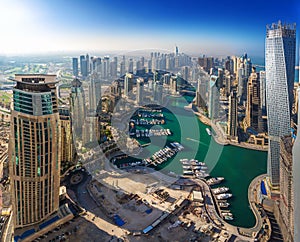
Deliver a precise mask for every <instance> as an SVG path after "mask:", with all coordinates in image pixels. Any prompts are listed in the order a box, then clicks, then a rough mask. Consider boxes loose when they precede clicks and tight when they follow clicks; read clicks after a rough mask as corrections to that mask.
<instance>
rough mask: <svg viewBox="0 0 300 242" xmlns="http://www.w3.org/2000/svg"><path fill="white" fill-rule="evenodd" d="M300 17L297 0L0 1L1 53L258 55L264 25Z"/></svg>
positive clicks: (291, 20)
mask: <svg viewBox="0 0 300 242" xmlns="http://www.w3.org/2000/svg"><path fill="white" fill-rule="evenodd" d="M299 16H300V3H297V0H286V1H278V0H274V1H262V0H261V1H258V0H252V1H248V2H247V1H245V0H244V1H236V0H233V1H224V0H222V1H221V0H215V1H209V0H206V1H202V0H198V1H196V0H192V1H164V0H160V1H158V0H152V1H143V0H140V1H134V0H132V1H130V0H128V1H124V0H123V1H120V0H114V1H108V0H94V1H91V0H87V1H79V0H51V1H50V0H49V1H48V0H45V1H40V0H24V1H21V0H0V29H1V30H2V33H4V35H3V36H5V37H4V38H1V39H0V54H2V53H4V54H5V53H8V54H9V53H29V52H49V51H50V52H51V51H74V50H75V51H76V50H77V51H100V50H105V51H106V50H107V51H109V50H137V49H156V48H158V49H166V50H173V48H174V45H175V44H177V45H178V46H179V48H180V50H181V51H184V52H187V53H195V54H200V53H203V54H208V55H231V54H240V53H243V52H248V53H249V54H250V55H254V56H263V55H264V38H265V25H266V24H269V23H272V22H277V21H278V20H279V19H281V20H282V21H284V22H298V20H299ZM297 18H298V19H297ZM299 22H300V21H299ZM298 24H300V23H298ZM298 29H299V28H298Z"/></svg>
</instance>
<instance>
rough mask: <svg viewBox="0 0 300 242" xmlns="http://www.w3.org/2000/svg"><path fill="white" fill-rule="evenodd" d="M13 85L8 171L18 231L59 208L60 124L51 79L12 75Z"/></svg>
mask: <svg viewBox="0 0 300 242" xmlns="http://www.w3.org/2000/svg"><path fill="white" fill-rule="evenodd" d="M15 81H16V82H17V84H16V86H15V88H14V90H13V110H12V113H11V137H10V144H9V145H10V152H9V156H10V165H9V170H10V179H11V193H12V206H13V212H14V224H15V227H16V228H18V227H24V226H27V225H31V224H35V223H38V222H40V221H42V220H43V219H46V218H47V217H48V216H49V215H51V214H52V213H53V212H55V211H56V210H57V209H58V207H59V186H60V148H59V144H60V142H59V139H60V123H59V113H58V106H57V94H56V83H57V81H56V76H55V75H16V76H15Z"/></svg>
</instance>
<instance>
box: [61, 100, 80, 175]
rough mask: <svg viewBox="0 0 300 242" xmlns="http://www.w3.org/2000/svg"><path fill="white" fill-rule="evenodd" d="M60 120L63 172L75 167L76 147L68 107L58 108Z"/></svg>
mask: <svg viewBox="0 0 300 242" xmlns="http://www.w3.org/2000/svg"><path fill="white" fill-rule="evenodd" d="M58 112H59V120H60V126H61V136H60V142H61V144H60V157H61V159H60V160H61V170H62V172H64V171H65V169H67V168H69V167H70V166H72V165H75V162H74V157H75V154H76V152H75V146H74V143H73V134H72V123H71V116H70V108H69V107H68V106H60V107H59V108H58Z"/></svg>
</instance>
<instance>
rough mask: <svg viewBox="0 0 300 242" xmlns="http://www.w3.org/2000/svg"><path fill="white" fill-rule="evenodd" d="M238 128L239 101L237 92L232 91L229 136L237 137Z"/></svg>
mask: <svg viewBox="0 0 300 242" xmlns="http://www.w3.org/2000/svg"><path fill="white" fill-rule="evenodd" d="M237 128H238V100H237V95H236V91H232V92H231V94H230V96H229V109H228V123H227V135H228V136H229V137H232V138H236V137H237Z"/></svg>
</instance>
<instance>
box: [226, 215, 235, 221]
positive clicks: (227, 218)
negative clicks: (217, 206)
mask: <svg viewBox="0 0 300 242" xmlns="http://www.w3.org/2000/svg"><path fill="white" fill-rule="evenodd" d="M224 219H225V220H233V217H232V216H228V215H226V216H224Z"/></svg>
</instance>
